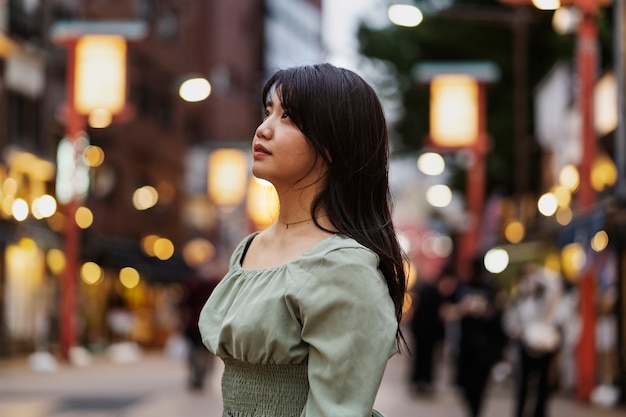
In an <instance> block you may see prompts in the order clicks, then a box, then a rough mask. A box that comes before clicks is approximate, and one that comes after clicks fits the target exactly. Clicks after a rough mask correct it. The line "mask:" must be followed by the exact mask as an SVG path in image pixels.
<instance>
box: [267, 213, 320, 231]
mask: <svg viewBox="0 0 626 417" xmlns="http://www.w3.org/2000/svg"><path fill="white" fill-rule="evenodd" d="M321 217H326V215H324V216H319V217H318V219H319V218H321ZM311 220H313V217H309V218H308V219H304V220H299V221H297V222H291V223H287V222H284V221H282V220H280V219H278V222H279V223H281V224H284V225H285V229H289V226H293V225H294V224H301V223H306V222H310V221H311Z"/></svg>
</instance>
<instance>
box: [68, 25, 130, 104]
mask: <svg viewBox="0 0 626 417" xmlns="http://www.w3.org/2000/svg"><path fill="white" fill-rule="evenodd" d="M75 71H76V72H75V75H74V76H75V78H74V106H75V108H76V111H77V112H78V113H80V114H90V113H91V112H93V111H94V110H96V109H106V110H108V111H109V112H111V113H112V114H115V113H119V112H120V111H121V110H122V109H123V108H124V102H125V100H126V39H124V37H123V36H120V35H85V36H83V37H81V38H80V39H79V40H78V41H77V43H76V67H75Z"/></svg>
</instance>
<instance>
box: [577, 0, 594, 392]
mask: <svg viewBox="0 0 626 417" xmlns="http://www.w3.org/2000/svg"><path fill="white" fill-rule="evenodd" d="M577 3H578V7H579V8H580V10H581V12H582V15H583V19H582V21H581V23H580V25H579V27H578V38H577V48H576V53H577V57H576V58H577V66H578V79H579V83H580V93H579V94H580V98H579V103H580V114H581V121H582V127H581V129H582V158H581V161H580V166H579V173H580V186H579V187H580V188H579V195H578V205H579V208H580V209H582V210H583V211H589V209H590V208H591V207H592V206H593V204H594V203H595V193H594V190H593V188H592V186H591V169H592V165H593V161H594V158H595V154H596V137H595V131H594V125H593V88H594V84H595V81H596V65H597V60H598V51H597V48H598V47H597V42H598V33H597V32H598V29H597V24H596V20H595V19H596V11H597V4H596V0H578V1H577ZM595 283H596V280H595V274H594V271H593V270H592V268H590V267H588V268H587V270H586V271H585V272H584V273H583V275H582V278H581V281H580V286H579V287H580V288H579V290H580V305H579V312H580V318H581V332H580V338H579V341H578V350H577V367H576V369H577V378H576V379H577V386H576V396H577V398H578V399H579V400H581V401H585V402H588V401H589V400H590V396H591V391H592V390H593V388H594V386H595V383H596V378H595V373H596V349H595V348H596V338H595V334H596V333H595V321H596V320H595V319H596V311H595V302H594V301H595V300H594V299H595Z"/></svg>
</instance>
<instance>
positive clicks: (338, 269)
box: [289, 234, 381, 284]
mask: <svg viewBox="0 0 626 417" xmlns="http://www.w3.org/2000/svg"><path fill="white" fill-rule="evenodd" d="M378 264H379V259H378V256H377V255H376V254H375V253H374V252H373V251H372V250H371V249H369V248H367V247H366V246H364V245H362V244H360V243H359V242H357V241H356V240H354V239H352V238H350V237H348V236H345V235H341V234H335V235H332V236H330V237H328V238H326V239H324V240H322V241H320V242H319V243H318V244H316V245H315V246H314V247H313V248H311V249H310V250H309V251H307V252H306V253H304V254H302V255H301V256H300V257H298V259H296V260H295V261H294V262H292V263H291V264H290V265H289V270H290V271H291V275H292V276H293V279H294V280H295V281H298V282H300V283H301V284H304V283H305V282H309V283H311V282H314V281H333V280H335V278H337V277H340V278H342V280H341V281H350V280H344V279H343V278H349V277H350V276H358V277H359V278H360V279H367V277H370V279H372V280H379V278H380V277H381V274H380V271H379V270H378Z"/></svg>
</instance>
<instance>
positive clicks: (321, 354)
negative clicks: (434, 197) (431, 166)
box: [199, 64, 406, 417]
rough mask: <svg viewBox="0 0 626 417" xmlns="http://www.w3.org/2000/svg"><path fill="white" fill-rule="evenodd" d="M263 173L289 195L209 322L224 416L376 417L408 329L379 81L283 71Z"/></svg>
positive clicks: (263, 128) (313, 70) (234, 265)
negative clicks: (220, 369)
mask: <svg viewBox="0 0 626 417" xmlns="http://www.w3.org/2000/svg"><path fill="white" fill-rule="evenodd" d="M262 100H263V105H264V108H265V117H264V119H263V122H262V123H261V125H260V126H259V127H258V128H257V130H256V134H255V135H254V138H253V140H252V149H253V156H254V162H253V165H252V172H253V174H254V175H255V176H256V177H258V178H263V179H266V180H268V181H270V182H271V183H272V184H273V185H274V187H275V188H276V191H277V192H278V196H279V199H280V211H279V214H278V219H277V221H276V222H275V223H274V224H272V225H271V226H270V227H268V228H267V229H265V230H263V231H262V232H260V233H255V234H252V235H251V236H249V237H247V238H246V239H244V240H243V241H242V242H241V243H240V244H239V246H238V247H237V248H236V249H235V251H234V253H233V255H232V257H231V263H230V270H229V272H228V273H227V274H226V276H225V277H224V278H223V280H222V281H221V283H220V284H219V285H218V287H217V288H216V289H215V291H214V292H213V294H212V295H211V297H210V298H209V300H208V301H207V303H206V305H205V307H204V309H203V311H202V314H201V316H200V320H199V326H200V330H201V333H202V335H203V341H204V344H205V345H206V346H207V347H208V349H209V350H211V351H212V352H213V353H215V354H216V355H218V356H219V357H220V358H222V360H223V361H224V375H223V377H222V395H223V400H224V413H223V415H224V416H237V417H243V416H245V417H252V416H254V417H260V416H267V417H283V416H284V417H298V416H306V417H318V416H327V417H331V416H332V417H336V416H342V417H350V416H355V417H357V416H358V417H366V416H370V415H371V414H372V406H373V404H374V399H375V397H376V392H377V390H378V387H379V385H380V382H381V379H382V376H383V372H384V369H385V366H386V363H387V360H388V358H389V357H391V356H392V355H393V354H394V353H396V352H397V351H398V345H399V342H400V341H401V340H402V336H401V333H400V332H399V328H398V323H399V321H400V318H401V314H402V304H403V300H404V293H405V290H406V283H405V275H404V263H403V257H402V255H401V250H400V247H399V245H398V241H397V239H396V235H395V233H394V230H393V225H392V221H391V213H390V192H389V184H388V141H387V127H386V122H385V118H384V114H383V109H382V107H381V104H380V101H379V100H378V98H377V96H376V94H375V93H374V91H373V89H372V88H371V87H370V86H369V85H368V84H367V83H366V82H365V81H364V80H363V79H362V78H361V77H359V76H358V75H356V74H355V73H353V72H351V71H349V70H346V69H341V68H337V67H334V66H332V65H330V64H321V65H313V66H304V67H296V68H291V69H286V70H281V71H278V72H277V73H275V74H274V75H273V76H272V77H271V78H270V79H269V80H268V81H267V83H266V84H265V87H264V88H263V93H262Z"/></svg>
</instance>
